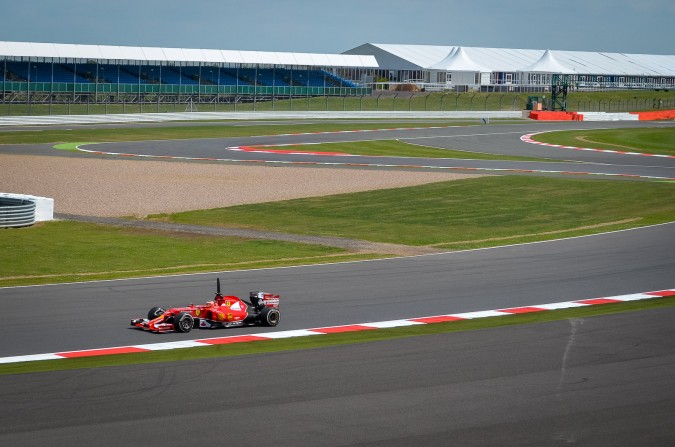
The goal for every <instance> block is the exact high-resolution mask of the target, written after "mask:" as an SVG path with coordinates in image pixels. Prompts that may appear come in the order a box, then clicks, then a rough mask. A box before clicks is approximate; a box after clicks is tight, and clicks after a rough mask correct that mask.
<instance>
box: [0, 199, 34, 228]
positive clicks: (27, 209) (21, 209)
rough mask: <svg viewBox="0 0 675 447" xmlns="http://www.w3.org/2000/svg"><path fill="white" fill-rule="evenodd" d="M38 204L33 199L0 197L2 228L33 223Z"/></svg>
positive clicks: (0, 225) (0, 223)
mask: <svg viewBox="0 0 675 447" xmlns="http://www.w3.org/2000/svg"><path fill="white" fill-rule="evenodd" d="M36 206H37V204H36V203H35V202H34V201H32V200H28V199H19V198H13V197H0V228H11V227H27V226H30V225H33V224H34V223H35V208H36Z"/></svg>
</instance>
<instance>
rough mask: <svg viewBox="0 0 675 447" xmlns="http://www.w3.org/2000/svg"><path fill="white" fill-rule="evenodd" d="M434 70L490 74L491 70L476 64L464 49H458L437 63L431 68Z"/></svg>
mask: <svg viewBox="0 0 675 447" xmlns="http://www.w3.org/2000/svg"><path fill="white" fill-rule="evenodd" d="M429 68H431V69H434V70H446V71H474V72H482V73H486V72H490V71H492V70H490V69H489V68H486V67H484V66H482V65H480V64H477V63H475V62H474V61H473V60H472V59H471V58H470V57H469V55H468V54H466V51H464V48H462V47H456V48H454V49H453V50H452V51H450V53H448V55H447V56H446V57H445V59H443V60H442V61H440V62H437V63H435V64H434V65H432V66H431V67H429Z"/></svg>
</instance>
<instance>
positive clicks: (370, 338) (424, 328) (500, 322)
mask: <svg viewBox="0 0 675 447" xmlns="http://www.w3.org/2000/svg"><path fill="white" fill-rule="evenodd" d="M672 306H675V298H670V297H669V298H655V299H649V300H644V301H631V302H626V303H615V304H603V305H595V306H586V307H577V308H571V309H562V310H553V311H547V312H534V313H528V314H516V315H512V316H504V317H490V318H480V319H473V320H461V321H453V322H447V323H433V324H426V325H415V326H406V327H400V328H391V329H378V330H372V331H358V332H349V333H343V334H326V335H317V336H312V337H297V338H291V339H278V340H269V341H256V342H253V343H236V344H230V345H217V346H209V347H199V348H185V349H177V350H170V351H154V352H148V353H136V354H119V355H112V356H100V357H85V358H77V359H62V360H45V361H37V362H24V363H15V364H5V365H0V374H23V373H37V372H48V371H59V370H73V369H84V368H100V367H108V366H121V365H134V364H146V363H159V362H176V361H184V360H199V359H208V358H216V357H234V356H241V355H256V354H264V353H269V352H280V351H297V350H302V349H318V348H326V347H330V346H340V345H349V344H356V343H368V342H376V341H380V340H391V339H397V338H406V337H416V336H424V335H432V334H445V333H451V332H460V331H469V330H479V329H489V328H498V327H503V326H511V325H517V324H537V323H545V322H549V321H555V320H564V319H567V318H587V317H593V316H599V315H607V314H612V313H619V312H633V311H640V310H647V309H658V308H666V307H672Z"/></svg>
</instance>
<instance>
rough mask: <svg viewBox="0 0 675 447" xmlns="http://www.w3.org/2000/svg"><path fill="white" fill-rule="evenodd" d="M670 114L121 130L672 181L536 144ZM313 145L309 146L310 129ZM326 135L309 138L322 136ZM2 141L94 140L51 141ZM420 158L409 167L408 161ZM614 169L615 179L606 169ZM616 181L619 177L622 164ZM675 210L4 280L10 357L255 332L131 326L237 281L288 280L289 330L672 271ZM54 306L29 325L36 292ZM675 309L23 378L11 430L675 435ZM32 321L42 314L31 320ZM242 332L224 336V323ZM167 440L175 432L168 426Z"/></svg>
mask: <svg viewBox="0 0 675 447" xmlns="http://www.w3.org/2000/svg"><path fill="white" fill-rule="evenodd" d="M672 125H673V123H647V124H645V123H639V122H635V123H634V122H622V123H583V122H581V123H579V122H576V123H555V124H551V123H544V124H540V123H527V124H522V125H520V124H519V125H508V126H506V125H490V126H474V127H456V128H455V127H451V128H444V129H428V130H388V131H380V132H358V133H330V134H313V135H289V136H277V137H253V138H231V139H230V138H226V139H208V140H206V139H205V140H192V141H190V142H183V141H170V142H152V143H147V142H139V143H115V144H113V143H109V144H99V145H94V146H90V147H88V149H92V150H97V151H109V152H124V153H134V154H141V155H156V156H167V155H168V156H179V157H194V158H217V159H224V158H225V159H232V160H273V161H279V162H289V161H291V162H311V163H315V162H325V161H326V159H327V158H329V160H328V161H329V162H330V163H342V162H345V163H355V157H320V156H312V155H277V154H261V153H249V152H240V151H232V150H228V149H227V148H230V147H240V146H259V145H268V144H300V143H310V142H329V141H357V140H362V139H400V140H402V141H407V142H411V143H415V144H424V145H428V146H434V147H445V148H452V149H465V150H480V152H490V153H498V154H508V155H522V156H537V157H542V156H544V155H542V154H545V156H547V157H551V158H555V159H564V160H568V161H569V163H545V162H494V161H480V162H479V161H471V160H439V159H433V160H429V159H409V158H407V159H397V158H394V157H356V158H358V161H356V163H359V164H369V163H375V164H404V165H410V164H419V165H420V166H446V167H449V166H455V167H461V168H476V167H481V168H486V169H494V168H498V169H521V170H522V169H535V170H557V171H573V172H582V171H583V172H593V173H598V174H623V175H638V176H654V177H660V178H675V159H673V158H655V157H644V156H630V155H619V154H610V153H602V152H586V151H577V150H572V149H559V148H550V147H543V146H538V145H532V144H528V143H524V142H522V141H520V137H521V136H522V135H524V134H527V133H533V132H539V131H544V130H555V129H579V128H609V127H633V126H672ZM308 148H311V146H308ZM310 150H311V149H310ZM0 152H4V153H32V154H49V155H53V156H93V155H86V154H72V153H70V152H63V151H56V150H53V149H51V148H49V147H48V146H47V145H36V146H21V147H19V146H0ZM402 169H405V168H402ZM602 178H605V177H602ZM609 178H611V177H609ZM673 253H675V223H674V224H666V225H660V226H655V227H649V228H642V229H636V230H630V231H624V232H615V233H608V234H601V235H596V236H589V237H584V238H575V239H567V240H559V241H553V242H545V243H537V244H528V245H520V246H511V247H501V248H495V249H487V250H474V251H466V252H457V253H447V254H440V255H428V256H419V257H411V258H400V259H392V260H382V261H370V262H360V263H345V264H334V265H321V266H306V267H294V268H285V269H270V270H257V271H240V272H226V273H220V274H216V273H214V274H202V275H186V276H175V277H162V278H145V279H135V280H120V281H100V282H91V283H81V284H62V285H52V286H39V287H21V288H5V289H0V303H2V308H3V312H4V316H5V318H4V327H3V329H4V330H3V335H2V343H1V344H0V356H2V357H5V356H13V355H26V354H40V353H46V352H55V351H63V350H78V349H91V348H102V347H111V346H126V345H132V344H141V343H151V342H154V341H156V342H161V341H174V340H178V339H195V338H205V337H208V336H211V335H212V336H222V335H229V334H232V335H239V334H245V333H251V332H260V331H263V330H264V329H261V328H240V329H229V330H220V331H203V330H194V331H192V332H191V333H189V334H165V335H153V334H148V333H145V332H142V331H137V330H133V329H130V328H128V327H127V324H128V321H129V319H130V318H132V317H141V316H144V314H145V313H146V312H147V309H148V308H150V307H151V306H154V305H183V304H187V303H189V302H195V303H197V302H202V301H206V300H208V299H210V298H211V297H212V293H213V291H214V289H215V278H216V277H220V278H221V281H222V283H223V289H224V292H226V293H228V294H235V295H247V293H248V291H250V290H266V291H272V292H276V293H280V294H281V295H282V303H281V308H282V320H281V324H280V326H279V327H278V328H275V330H278V329H283V330H290V329H302V328H310V327H320V326H330V325H340V324H350V323H360V322H368V321H380V320H391V319H397V318H411V317H416V316H428V315H436V314H444V313H456V312H466V311H476V310H486V309H496V308H505V307H516V306H527V305H533V304H543V303H549V302H558V301H568V300H581V299H589V298H596V297H601V296H612V295H619V294H626V293H633V292H643V291H648V290H659V289H665V288H672V287H673V278H675V256H673ZM34 305H38V307H39V310H40V313H41V314H42V315H45V316H46V318H44V319H40V321H39V323H37V324H35V325H27V324H26V317H27V315H28V314H27V309H34V307H33V306H34ZM673 316H675V313H674V311H672V310H667V311H658V312H653V311H652V312H640V313H631V314H626V315H615V316H605V317H597V318H591V319H583V320H569V321H560V322H554V323H548V324H541V325H533V326H522V327H514V328H502V329H494V330H487V331H478V332H471V333H458V334H444V335H439V336H429V337H417V338H413V339H409V340H393V341H387V342H381V343H372V344H366V345H362V346H351V347H336V348H328V349H318V350H310V351H301V352H289V353H278V354H270V355H262V356H254V357H245V358H238V359H220V360H218V359H216V360H208V361H198V362H179V363H175V364H160V365H139V366H129V367H118V368H107V369H97V370H89V371H72V372H68V371H64V372H55V373H43V374H32V375H19V376H6V377H3V379H2V380H1V381H0V396H2V398H1V399H2V402H3V406H2V407H1V408H0V415H1V416H0V420H2V421H3V423H2V424H1V425H0V444H3V445H4V444H7V445H34V444H36V443H41V442H44V443H46V444H49V440H54V439H59V442H61V440H63V444H64V445H83V444H87V442H91V439H92V438H91V436H93V434H94V433H95V434H96V437H97V438H96V439H97V444H100V445H119V444H121V443H123V442H124V443H126V442H137V443H141V444H142V445H160V444H162V445H165V444H164V443H165V442H168V443H170V444H178V443H191V442H193V441H202V442H206V441H209V440H211V441H213V440H222V441H223V442H226V441H227V442H232V443H234V444H235V445H254V444H256V445H259V444H260V443H261V442H263V441H267V442H270V443H274V444H277V445H485V444H501V445H537V446H538V445H558V444H574V443H580V444H583V445H672V444H673V443H675V429H673V428H672V415H673V414H675V391H674V390H675V386H673V385H674V384H673V377H675V376H674V375H673V371H675V370H674V369H673V366H674V361H673V360H674V359H675V357H674V356H673V352H675V351H674V350H673V348H674V347H675V346H674V345H673V343H674V342H673V340H675V338H674V337H673V335H675V334H674V329H673V325H672V321H673ZM33 321H35V320H34V319H33ZM224 332H225V334H224ZM166 437H168V438H166Z"/></svg>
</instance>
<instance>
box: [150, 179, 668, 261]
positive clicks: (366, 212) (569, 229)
mask: <svg viewBox="0 0 675 447" xmlns="http://www.w3.org/2000/svg"><path fill="white" fill-rule="evenodd" d="M269 216H274V219H269V218H268V217H269ZM150 218H151V219H159V220H168V221H170V222H175V223H184V224H197V225H207V226H233V227H243V228H252V229H260V230H273V231H281V232H288V233H298V234H311V235H321V236H340V237H346V238H351V239H364V240H369V241H376V242H389V243H396V244H405V245H436V246H439V247H442V248H453V249H460V248H478V247H485V246H495V245H501V244H504V243H516V242H525V241H528V242H529V241H534V240H546V239H553V238H556V237H565V236H572V235H580V234H590V233H593V232H598V231H607V230H617V229H623V228H629V227H635V226H642V225H649V224H655V223H662V222H667V221H671V220H675V188H673V186H672V185H670V184H665V183H647V182H616V181H608V180H579V179H559V178H542V177H526V176H499V177H497V176H495V177H482V178H476V179H468V180H459V181H449V182H440V183H433V184H429V185H423V186H415V187H408V188H396V189H387V190H380V191H369V192H362V193H354V194H342V195H334V196H328V197H315V198H308V199H297V200H288V201H283V202H274V203H263V204H255V205H242V206H233V207H229V208H221V209H214V210H204V211H191V212H184V213H177V214H173V215H157V216H150ZM587 227H592V228H587ZM551 232H552V233H551ZM547 233H550V234H547Z"/></svg>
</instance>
